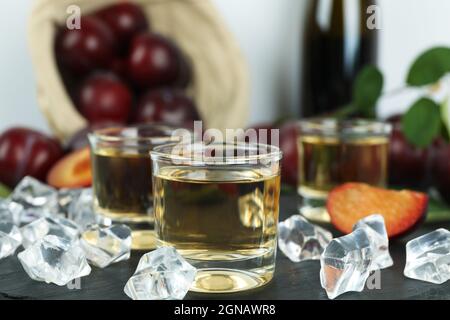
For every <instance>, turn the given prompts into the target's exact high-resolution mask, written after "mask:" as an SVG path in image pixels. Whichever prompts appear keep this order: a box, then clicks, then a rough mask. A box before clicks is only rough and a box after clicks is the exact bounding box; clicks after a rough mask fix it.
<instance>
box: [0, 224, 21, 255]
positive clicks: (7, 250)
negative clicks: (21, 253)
mask: <svg viewBox="0 0 450 320" xmlns="http://www.w3.org/2000/svg"><path fill="white" fill-rule="evenodd" d="M21 243H22V236H21V234H20V231H19V228H17V226H16V225H15V224H13V223H12V222H0V259H3V258H6V257H8V256H10V255H12V254H14V252H16V250H17V248H18V247H19V246H20V245H21Z"/></svg>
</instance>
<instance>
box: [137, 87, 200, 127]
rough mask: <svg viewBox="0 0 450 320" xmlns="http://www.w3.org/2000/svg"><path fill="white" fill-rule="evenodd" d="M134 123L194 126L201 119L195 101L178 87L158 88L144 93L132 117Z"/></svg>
mask: <svg viewBox="0 0 450 320" xmlns="http://www.w3.org/2000/svg"><path fill="white" fill-rule="evenodd" d="M132 119H133V122H134V123H154V122H162V123H166V124H171V125H178V126H187V127H192V125H193V121H196V120H200V116H199V114H198V112H197V107H196V105H195V103H194V101H193V100H192V99H191V98H189V97H188V96H186V95H185V94H184V93H183V92H182V91H180V90H176V89H168V88H164V89H156V90H150V91H149V92H147V93H146V94H144V95H143V96H142V97H141V99H140V100H139V102H138V104H137V108H136V110H135V113H134V115H133V117H132Z"/></svg>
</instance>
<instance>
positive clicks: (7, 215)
mask: <svg viewBox="0 0 450 320" xmlns="http://www.w3.org/2000/svg"><path fill="white" fill-rule="evenodd" d="M22 212H23V206H22V205H21V204H19V203H16V202H14V201H11V200H9V199H6V200H0V221H9V222H11V223H14V224H15V225H16V226H20V221H21V216H22Z"/></svg>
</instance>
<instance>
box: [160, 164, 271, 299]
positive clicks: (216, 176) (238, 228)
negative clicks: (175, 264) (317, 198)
mask: <svg viewBox="0 0 450 320" xmlns="http://www.w3.org/2000/svg"><path fill="white" fill-rule="evenodd" d="M279 193H280V177H279V175H277V176H269V177H267V176H265V175H263V174H261V172H258V171H256V170H252V169H245V168H243V169H235V168H227V169H217V170H211V169H200V168H199V169H186V168H183V167H169V168H162V169H161V172H160V173H159V174H158V175H156V176H155V177H154V197H155V201H154V206H155V222H156V224H155V230H156V233H157V236H158V242H159V245H169V246H173V247H175V248H176V249H177V250H178V251H179V252H180V253H181V254H182V255H183V256H184V257H185V258H187V259H189V261H190V262H191V263H193V264H194V265H195V266H197V267H199V268H201V269H202V270H205V271H200V272H199V274H198V277H197V281H196V284H195V285H194V288H193V290H196V291H200V292H233V291H240V290H245V289H248V288H250V287H256V286H260V285H262V284H265V283H267V282H268V281H269V280H270V279H271V278H272V276H273V272H274V266H275V250H276V236H277V224H278V213H279ZM225 269H226V270H228V271H224V270H225ZM233 270H234V271H233Z"/></svg>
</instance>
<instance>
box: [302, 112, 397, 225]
mask: <svg viewBox="0 0 450 320" xmlns="http://www.w3.org/2000/svg"><path fill="white" fill-rule="evenodd" d="M391 130H392V128H391V125H389V124H387V123H384V122H379V121H370V120H364V119H355V120H342V121H340V120H336V119H322V118H318V119H306V120H303V121H301V122H300V124H299V138H298V152H299V161H300V163H299V175H300V177H299V185H298V193H299V194H300V196H301V202H300V207H299V210H300V213H301V214H302V215H303V216H305V217H306V218H307V219H309V220H312V221H315V222H329V221H330V217H329V215H328V212H327V210H326V207H325V204H326V200H327V197H328V193H329V192H330V191H331V190H332V189H333V188H334V187H336V186H338V185H340V184H343V183H346V182H362V183H367V184H370V185H373V186H379V187H384V186H385V185H386V182H387V172H388V171H387V166H388V148H389V137H390V133H391Z"/></svg>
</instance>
